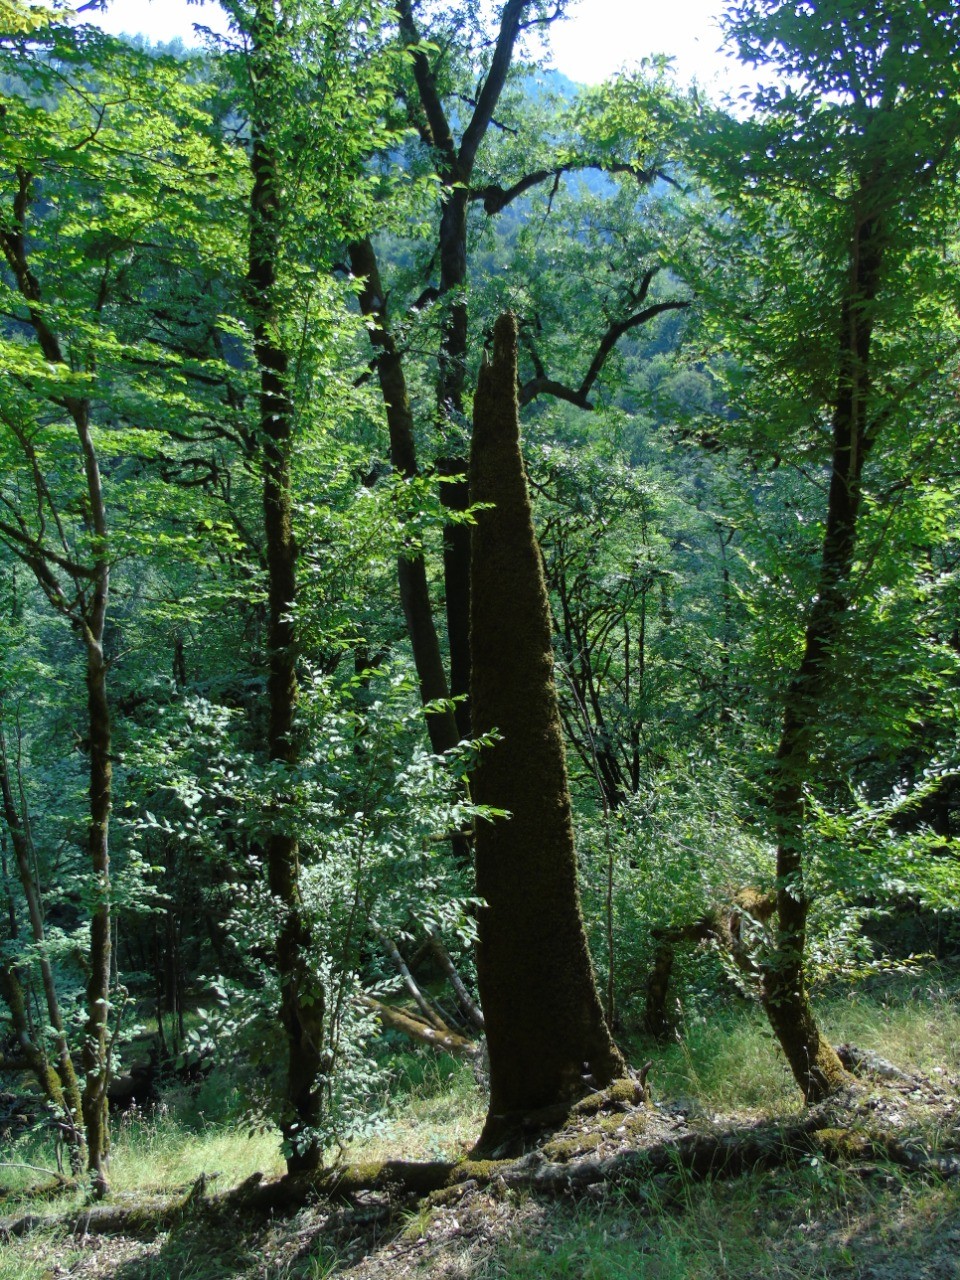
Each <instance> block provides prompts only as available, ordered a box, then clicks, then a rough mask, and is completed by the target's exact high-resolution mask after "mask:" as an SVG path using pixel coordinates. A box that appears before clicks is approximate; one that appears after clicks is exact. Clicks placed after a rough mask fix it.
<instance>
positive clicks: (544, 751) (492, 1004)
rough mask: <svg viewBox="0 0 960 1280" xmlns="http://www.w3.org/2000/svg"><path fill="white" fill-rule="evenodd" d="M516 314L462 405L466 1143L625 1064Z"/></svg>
mask: <svg viewBox="0 0 960 1280" xmlns="http://www.w3.org/2000/svg"><path fill="white" fill-rule="evenodd" d="M516 360H517V328H516V320H515V319H514V317H513V316H512V315H509V314H507V315H504V316H501V317H500V319H499V320H498V321H497V325H496V329H495V332H494V356H493V364H492V365H490V366H485V367H484V368H483V369H482V370H481V373H480V381H479V385H478V388H477V396H476V401H475V405H474V431H473V448H472V453H471V464H470V485H471V490H470V498H471V501H472V502H474V503H492V504H495V506H494V509H493V510H487V511H482V512H480V513H478V518H477V523H476V525H475V526H474V528H473V531H472V532H473V536H472V544H473V545H472V561H471V588H472V590H471V597H472V604H471V660H472V669H473V677H472V695H473V714H474V724H475V730H476V732H477V733H479V734H488V733H493V732H497V733H499V734H500V735H501V736H502V740H501V741H498V742H497V743H496V744H495V745H493V746H492V747H489V748H486V749H485V750H483V751H482V752H481V754H480V759H479V762H478V764H477V768H476V770H475V772H474V775H473V798H474V800H475V802H476V803H477V804H479V805H489V806H492V807H495V808H497V809H505V810H508V811H509V812H510V814H511V816H510V817H509V818H508V819H502V818H497V819H494V820H480V821H479V822H478V824H477V832H476V861H477V891H478V893H479V894H480V896H481V898H482V899H483V900H484V904H485V905H484V906H483V907H482V908H481V909H480V911H479V913H478V922H477V923H478V939H479V945H478V950H477V978H478V985H479V989H480V1003H481V1006H482V1008H483V1016H484V1022H485V1025H486V1031H487V1042H488V1046H489V1053H490V1106H489V1111H488V1114H487V1120H486V1124H485V1126H484V1130H483V1134H482V1135H481V1138H480V1142H479V1144H478V1149H480V1150H485V1151H491V1150H495V1149H499V1148H501V1147H507V1148H509V1147H511V1146H516V1145H517V1144H518V1142H519V1141H520V1130H521V1126H522V1124H523V1121H524V1118H525V1117H527V1116H529V1115H531V1114H532V1113H535V1112H539V1111H543V1110H544V1109H546V1108H555V1107H556V1106H557V1105H558V1104H566V1103H573V1102H574V1101H576V1099H577V1098H579V1097H580V1096H582V1095H583V1094H585V1093H587V1092H589V1091H591V1090H593V1089H596V1088H598V1087H603V1086H604V1085H606V1084H608V1083H609V1082H610V1081H611V1080H613V1079H615V1078H617V1077H619V1076H621V1075H623V1074H624V1072H625V1064H624V1060H623V1058H622V1057H621V1055H620V1053H619V1051H618V1050H617V1048H616V1046H615V1045H614V1043H613V1041H612V1039H611V1037H610V1032H609V1030H608V1028H607V1025H606V1023H605V1021H604V1017H603V1010H602V1008H601V1004H600V999H599V996H598V994H597V988H596V982H595V979H594V973H593V967H592V964H591V961H590V956H589V952H588V950H587V941H586V935H585V933H584V928H583V919H582V917H581V914H580V898H579V890H578V885H577V864H576V854H575V850H574V840H573V825H572V820H571V812H570V796H569V790H568V786H567V774H566V763H565V759H564V748H563V738H562V732H561V726H560V717H559V712H558V709H557V699H556V690H555V687H554V682H553V653H552V649H551V642H550V631H551V629H550V614H549V606H548V602H547V594H546V587H545V585H544V580H543V572H542V567H541V559H540V553H539V548H538V546H537V542H536V535H535V534H534V530H533V522H532V518H531V512H530V503H529V498H528V495H527V489H526V482H525V479H524V474H523V461H522V458H521V456H520V439H519V424H518V420H517V394H516V386H517V367H516Z"/></svg>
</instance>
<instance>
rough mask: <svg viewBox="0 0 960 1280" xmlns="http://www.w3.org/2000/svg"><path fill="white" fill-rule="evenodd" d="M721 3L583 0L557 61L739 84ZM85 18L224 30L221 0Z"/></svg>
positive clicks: (144, 6) (167, 29) (158, 1)
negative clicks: (660, 60) (651, 67)
mask: <svg viewBox="0 0 960 1280" xmlns="http://www.w3.org/2000/svg"><path fill="white" fill-rule="evenodd" d="M75 2H77V0H75ZM722 8H723V0H659V3H657V2H655V3H648V4H641V3H639V0H579V2H578V3H576V4H574V5H573V6H571V11H572V16H571V18H570V20H569V21H566V22H562V23H556V24H554V32H553V38H552V46H553V51H554V63H555V65H556V66H557V67H558V68H559V70H560V71H562V72H564V74H565V75H568V76H569V77H570V79H571V80H575V81H577V82H578V83H581V84H596V83H598V82H599V81H600V80H603V79H605V78H606V77H607V76H609V75H610V74H612V73H613V72H614V71H617V70H619V69H620V68H621V67H624V66H626V67H632V66H635V65H636V64H637V63H638V62H639V61H640V59H641V58H643V57H646V56H648V55H650V54H653V53H667V54H671V55H672V56H673V57H674V58H675V68H676V73H677V76H678V79H679V80H680V81H681V83H687V82H688V81H690V80H692V79H696V80H697V82H698V83H699V85H700V86H701V88H703V89H705V90H708V91H709V90H711V89H712V90H715V91H717V92H720V91H722V90H725V89H727V90H730V91H735V90H736V88H737V87H738V86H739V85H740V83H741V79H742V76H741V72H740V70H739V68H738V64H737V63H736V62H731V61H730V60H729V59H725V58H724V57H722V56H721V55H720V54H719V53H718V52H717V48H718V46H719V44H720V30H719V27H718V25H717V15H718V14H719V13H720V11H721V10H722ZM86 17H87V20H88V21H89V20H91V18H94V20H96V21H98V22H99V24H100V25H101V26H103V27H104V29H105V30H107V31H111V32H113V33H114V34H119V33H121V32H128V33H130V34H137V33H139V34H142V35H145V36H147V37H149V39H150V40H151V41H154V42H158V41H164V40H172V39H173V38H174V37H175V36H180V37H181V39H183V41H184V42H185V43H187V44H191V43H195V37H194V35H193V24H194V23H197V22H199V23H203V24H204V25H206V26H209V27H211V28H213V29H215V30H225V24H224V19H223V13H222V11H221V10H220V6H219V5H218V4H217V3H216V0H207V2H206V3H205V4H203V6H202V7H201V6H199V5H196V4H187V0H111V2H110V5H109V8H108V10H107V12H106V14H103V15H100V16H99V17H97V16H95V15H89V14H88V15H86Z"/></svg>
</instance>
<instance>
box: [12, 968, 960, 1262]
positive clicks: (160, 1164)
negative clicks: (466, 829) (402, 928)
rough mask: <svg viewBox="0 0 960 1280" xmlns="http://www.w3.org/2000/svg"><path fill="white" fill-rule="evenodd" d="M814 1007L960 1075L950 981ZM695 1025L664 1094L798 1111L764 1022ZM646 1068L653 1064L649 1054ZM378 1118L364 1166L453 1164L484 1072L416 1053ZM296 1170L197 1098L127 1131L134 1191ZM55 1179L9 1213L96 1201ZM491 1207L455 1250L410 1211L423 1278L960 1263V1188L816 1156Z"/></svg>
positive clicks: (126, 1123)
mask: <svg viewBox="0 0 960 1280" xmlns="http://www.w3.org/2000/svg"><path fill="white" fill-rule="evenodd" d="M817 1009H818V1013H819V1015H820V1017H821V1019H822V1021H823V1025H824V1028H825V1030H826V1031H827V1033H828V1035H829V1036H830V1037H831V1038H832V1039H834V1040H835V1041H841V1040H848V1041H851V1042H853V1043H855V1044H856V1045H858V1046H859V1047H860V1048H863V1049H868V1050H872V1051H874V1052H876V1053H878V1054H880V1055H881V1056H882V1057H885V1058H889V1059H890V1060H891V1061H893V1062H895V1063H896V1064H897V1065H899V1066H901V1067H903V1068H905V1069H907V1070H917V1071H923V1072H926V1073H928V1074H930V1075H931V1076H932V1077H933V1078H934V1079H936V1073H937V1072H938V1071H940V1072H945V1073H946V1074H947V1075H954V1076H955V1075H957V1074H960V1002H958V999H957V993H956V991H955V990H951V988H950V986H949V985H948V984H947V983H946V982H944V981H942V980H940V979H938V978H933V979H931V980H930V982H928V983H926V984H922V983H919V982H917V981H916V980H914V979H908V978H903V977H899V978H895V979H894V978H888V979H886V980H884V981H882V982H880V981H876V980H874V981H872V982H871V984H869V985H865V986H863V987H861V988H858V989H855V990H853V991H850V992H847V993H845V994H837V995H835V996H833V997H832V998H827V999H823V1000H820V1001H819V1002H818V1005H817ZM683 1030H684V1034H683V1038H682V1040H678V1041H676V1042H675V1043H673V1044H671V1045H669V1046H667V1047H666V1048H664V1049H657V1050H656V1051H654V1052H652V1053H651V1054H650V1056H652V1057H653V1058H654V1067H653V1071H652V1073H651V1082H652V1085H653V1088H654V1094H655V1096H656V1097H657V1098H659V1099H662V1100H667V1099H676V1098H684V1099H687V1100H689V1101H690V1103H691V1106H692V1107H695V1108H696V1107H699V1108H701V1109H702V1110H704V1111H706V1112H708V1113H714V1112H718V1113H721V1114H724V1113H731V1114H734V1113H735V1114H736V1115H738V1116H740V1117H743V1116H745V1115H751V1114H753V1115H756V1114H760V1113H762V1114H765V1115H771V1114H773V1115H787V1114H790V1113H795V1112H796V1111H797V1110H798V1109H799V1106H800V1100H799V1096H798V1095H797V1093H796V1090H795V1088H794V1086H793V1084H792V1082H791V1080H790V1077H789V1075H788V1073H787V1071H786V1069H785V1067H784V1065H783V1062H782V1058H781V1056H780V1054H779V1050H778V1049H777V1047H776V1045H775V1043H774V1042H773V1040H772V1038H771V1036H770V1033H769V1031H768V1029H767V1026H766V1023H765V1022H764V1020H763V1018H762V1017H761V1016H760V1015H759V1014H758V1013H757V1011H755V1010H752V1009H749V1008H747V1007H740V1008H735V1007H734V1008H729V1009H727V1010H726V1011H724V1012H722V1013H720V1014H717V1015H715V1016H714V1017H713V1018H712V1020H711V1021H709V1022H708V1021H705V1020H697V1019H690V1020H689V1022H688V1024H687V1025H686V1026H685V1027H684V1029H683ZM641 1051H642V1050H641ZM633 1056H634V1059H635V1060H637V1061H639V1060H642V1059H641V1058H640V1056H639V1052H638V1053H635V1054H634V1055H633ZM381 1109H382V1110H383V1111H384V1113H385V1115H386V1120H385V1122H384V1123H383V1125H382V1126H381V1128H380V1130H379V1132H377V1133H376V1134H375V1135H374V1136H372V1137H369V1138H367V1139H365V1140H364V1141H363V1142H358V1143H357V1144H355V1145H354V1146H353V1147H351V1148H350V1149H349V1150H348V1151H347V1152H346V1153H345V1154H346V1156H347V1158H363V1159H369V1160H376V1159H382V1158H386V1157H388V1156H393V1157H395V1156H397V1155H400V1154H402V1155H404V1156H405V1157H407V1158H409V1159H437V1158H455V1157H457V1156H459V1155H462V1154H463V1153H464V1151H465V1150H466V1149H467V1148H468V1147H469V1145H470V1144H471V1142H472V1141H473V1140H474V1138H475V1137H476V1135H477V1133H478V1132H479V1129H480V1126H481V1124H482V1120H483V1111H484V1100H483V1098H482V1096H481V1094H480V1092H479V1090H478V1089H477V1087H476V1083H475V1080H474V1077H473V1073H472V1070H471V1068H470V1067H469V1066H467V1065H465V1064H463V1063H458V1062H455V1061H453V1060H452V1059H443V1058H440V1059H435V1058H430V1057H428V1056H425V1055H422V1054H414V1053H400V1054H397V1055H396V1056H395V1058H394V1060H393V1076H392V1083H391V1086H390V1089H389V1091H388V1092H387V1093H386V1094H385V1095H384V1097H383V1098H382V1099H381ZM3 1159H4V1161H5V1162H6V1163H9V1164H17V1163H21V1164H22V1165H35V1166H37V1167H39V1168H44V1167H46V1168H52V1167H54V1166H53V1154H52V1152H50V1151H49V1150H47V1149H45V1148H44V1146H43V1144H42V1142H40V1140H39V1139H24V1140H22V1141H21V1142H20V1143H19V1144H17V1145H16V1146H15V1148H14V1149H13V1150H12V1151H8V1152H5V1153H4V1156H3ZM281 1169H282V1159H281V1154H280V1150H279V1144H278V1142H277V1139H276V1136H275V1135H274V1134H270V1133H263V1132H254V1133H249V1132H248V1131H245V1130H244V1129H242V1128H241V1127H238V1126H236V1125H230V1124H227V1123H213V1122H212V1121H210V1120H209V1119H207V1118H205V1117H204V1116H203V1115H201V1114H199V1112H198V1109H197V1104H196V1102H194V1104H193V1113H192V1115H191V1112H190V1108H189V1107H187V1106H180V1107H178V1108H177V1109H176V1110H172V1109H169V1108H166V1109H165V1108H160V1109H158V1110H157V1111H155V1112H154V1113H152V1114H150V1115H146V1116H142V1115H137V1114H136V1113H131V1114H129V1115H128V1116H125V1117H122V1118H120V1119H119V1120H118V1121H116V1122H115V1126H114V1150H113V1157H112V1165H111V1174H112V1187H113V1193H114V1194H115V1195H116V1196H118V1197H124V1196H127V1195H133V1194H134V1193H142V1192H147V1193H165V1192H166V1193H170V1192H182V1191H184V1190H185V1189H186V1188H187V1187H189V1186H190V1185H191V1184H192V1182H193V1181H194V1180H195V1179H196V1178H197V1177H198V1176H199V1175H200V1174H201V1173H206V1174H208V1175H211V1174H214V1173H216V1174H219V1175H220V1176H219V1178H218V1180H217V1182H216V1183H215V1187H216V1189H217V1190H222V1189H225V1188H227V1187H229V1186H231V1185H234V1184H235V1183H237V1182H239V1181H241V1180H242V1179H243V1178H245V1177H247V1176H248V1175H249V1174H251V1173H253V1172H255V1171H260V1172H263V1173H265V1174H267V1175H271V1174H277V1173H279V1172H280V1171H281ZM43 1181H44V1178H43V1175H42V1174H38V1173H35V1172H31V1171H30V1170H29V1169H27V1168H19V1169H8V1168H0V1196H3V1195H5V1202H4V1201H3V1200H0V1212H8V1213H10V1212H22V1211H24V1210H30V1211H35V1212H50V1213H61V1212H63V1211H64V1210H65V1209H68V1208H69V1207H70V1206H71V1204H73V1205H75V1206H77V1207H79V1204H80V1193H76V1194H72V1198H70V1199H68V1198H67V1197H65V1196H59V1197H57V1198H55V1199H46V1200H37V1199H36V1198H34V1199H33V1200H31V1197H30V1189H31V1187H36V1186H37V1185H38V1184H39V1183H41V1182H43ZM488 1200H489V1202H490V1205H491V1206H492V1207H491V1209H490V1215H491V1221H494V1222H495V1229H492V1228H491V1229H488V1226H487V1225H486V1224H484V1223H483V1222H482V1221H481V1222H480V1225H479V1226H477V1227H476V1229H473V1228H471V1229H470V1230H469V1231H468V1230H467V1229H466V1228H464V1229H463V1230H459V1229H458V1231H457V1232H456V1233H453V1234H452V1235H451V1237H450V1238H449V1239H447V1240H444V1239H442V1238H441V1239H440V1240H439V1241H438V1243H437V1245H436V1248H434V1245H433V1243H432V1239H433V1225H432V1224H433V1222H434V1221H436V1222H437V1223H438V1224H441V1223H443V1222H444V1221H448V1219H445V1218H444V1217H443V1216H442V1215H437V1216H436V1218H435V1219H434V1217H433V1216H432V1214H431V1213H430V1212H426V1211H424V1212H422V1213H421V1214H419V1215H415V1217H414V1218H411V1219H410V1221H409V1222H408V1224H407V1231H406V1233H405V1235H404V1241H405V1243H406V1242H408V1241H409V1242H412V1244H413V1245H414V1246H416V1245H417V1241H418V1239H419V1237H421V1236H425V1237H427V1239H428V1241H430V1244H429V1248H425V1249H424V1250H423V1256H422V1257H421V1255H420V1253H418V1252H415V1253H414V1255H413V1257H412V1258H411V1259H410V1265H411V1266H412V1267H413V1268H414V1270H413V1271H411V1272H410V1274H419V1275H423V1276H429V1277H430V1280H447V1278H448V1277H449V1280H566V1278H567V1277H569V1280H574V1278H576V1280H621V1277H622V1278H624V1280H626V1278H627V1277H629V1278H630V1280H721V1278H722V1277H732V1276H737V1277H738V1280H761V1277H762V1278H763V1280H820V1278H824V1277H827V1276H830V1277H831V1278H834V1277H836V1278H837V1280H842V1278H843V1277H850V1278H851V1280H852V1278H853V1277H855V1276H861V1275H864V1274H869V1270H870V1266H871V1265H873V1264H874V1263H875V1264H876V1265H877V1266H880V1264H881V1263H882V1262H883V1260H884V1259H885V1258H888V1257H889V1256H891V1255H894V1256H895V1257H896V1258H897V1259H898V1266H899V1267H900V1270H899V1271H895V1272H890V1273H889V1274H890V1276H891V1277H893V1276H894V1275H896V1276H897V1277H899V1278H900V1280H907V1278H908V1277H913V1276H919V1275H923V1274H927V1273H928V1271H927V1270H925V1268H927V1264H928V1262H929V1260H930V1257H931V1256H933V1257H942V1258H946V1259H950V1258H953V1259H955V1258H956V1257H957V1256H960V1228H958V1223H960V1187H958V1186H956V1185H955V1184H954V1183H951V1184H942V1185H941V1184H936V1183H934V1182H929V1181H928V1182H922V1181H920V1180H917V1179H912V1180H908V1179H904V1178H901V1177H900V1175H898V1174H895V1173H893V1172H890V1171H883V1170H880V1171H878V1173H877V1175H876V1176H875V1177H874V1178H869V1179H865V1178H863V1177H860V1176H857V1175H853V1174H848V1173H846V1172H845V1171H844V1170H843V1169H841V1168H837V1167H835V1166H832V1165H830V1164H829V1163H826V1162H824V1161H821V1160H818V1159H816V1158H811V1159H808V1160H806V1161H803V1162H801V1164H800V1165H799V1166H798V1167H796V1168H793V1169H780V1170H777V1171H774V1172H771V1173H766V1174H754V1175H748V1176H745V1177H743V1178H739V1179H736V1180H732V1181H729V1182H718V1183H715V1184H697V1185H694V1184H691V1183H689V1182H687V1181H685V1180H684V1179H683V1178H682V1177H679V1176H677V1177H674V1178H667V1179H659V1180H657V1181H656V1183H654V1184H652V1185H645V1186H643V1187H641V1188H634V1189H633V1190H632V1191H630V1190H629V1189H628V1190H627V1191H624V1190H618V1191H610V1192H607V1194H605V1195H603V1196H602V1197H600V1198H598V1199H596V1200H590V1201H589V1202H586V1201H584V1202H581V1203H579V1204H577V1205H570V1204H568V1203H565V1204H558V1203H543V1202H538V1201H535V1200H533V1199H529V1198H524V1197H519V1198H510V1197H508V1198H507V1201H505V1202H504V1201H500V1202H497V1200H496V1197H495V1196H489V1197H488ZM446 1229H448V1228H443V1230H446ZM438 1230H440V1228H439V1227H438ZM471 1232H472V1234H471ZM951 1232H952V1233H953V1234H952V1235H951ZM441 1235H442V1230H441ZM304 1238H306V1240H307V1243H306V1245H305V1244H304V1243H303V1240H304ZM938 1242H944V1243H942V1245H941V1243H938ZM368 1247H374V1248H375V1247H376V1246H375V1244H374V1245H369V1243H364V1242H362V1241H361V1242H360V1243H358V1242H357V1241H356V1240H353V1241H346V1242H344V1241H341V1240H338V1239H336V1238H333V1239H331V1238H330V1237H329V1236H328V1235H326V1234H325V1235H324V1236H322V1237H316V1238H315V1237H314V1236H312V1235H311V1228H310V1226H309V1221H308V1225H307V1226H306V1227H304V1226H303V1225H302V1224H298V1223H297V1222H296V1221H294V1222H292V1223H278V1224H277V1225H276V1226H275V1227H274V1228H272V1229H271V1234H269V1235H268V1236H267V1237H263V1238H260V1239H257V1240H252V1239H248V1238H245V1236H244V1233H243V1231H242V1230H234V1231H232V1232H230V1233H226V1234H225V1233H223V1232H221V1233H219V1234H217V1233H214V1234H211V1233H210V1232H206V1233H204V1232H202V1231H201V1230H200V1229H199V1227H197V1228H195V1229H191V1228H190V1227H189V1226H184V1227H183V1228H180V1229H179V1230H178V1231H177V1232H174V1233H172V1234H171V1235H170V1236H168V1237H162V1238H160V1240H159V1241H157V1242H154V1243H152V1244H149V1245H147V1244H144V1243H143V1242H134V1241H125V1242H110V1243H109V1244H106V1243H104V1244H103V1245H102V1246H100V1252H98V1253H97V1255H96V1259H95V1271H96V1274H98V1275H103V1276H108V1277H109V1276H113V1277H121V1276H122V1277H123V1278H124V1280H240V1278H241V1277H242V1278H243V1280H254V1278H256V1280H330V1278H331V1277H336V1276H338V1275H340V1274H342V1272H343V1271H344V1269H345V1268H346V1266H347V1265H348V1260H356V1258H358V1257H360V1256H362V1252H363V1250H364V1249H367V1248H368ZM124 1249H126V1250H127V1252H126V1254H124V1253H123V1250H124ZM351 1250H352V1251H353V1252H352V1253H351ZM54 1264H55V1265H56V1267H58V1268H59V1271H54V1270H53V1265H54ZM403 1265H404V1266H406V1265H407V1264H406V1263H404V1264H403ZM943 1265H944V1266H945V1267H947V1268H948V1269H947V1270H943V1271H934V1272H929V1274H931V1275H933V1274H936V1275H938V1276H939V1275H941V1274H943V1275H944V1276H947V1275H950V1276H952V1275H958V1276H960V1268H958V1267H957V1266H956V1264H955V1262H953V1263H950V1262H945V1263H943ZM949 1266H953V1267H954V1270H953V1271H950V1270H949ZM91 1267H94V1261H93V1260H91V1257H90V1254H89V1250H87V1251H86V1252H85V1251H84V1249H83V1248H82V1247H81V1244H80V1243H79V1242H77V1241H74V1240H72V1239H69V1238H66V1237H63V1236H62V1235H57V1234H55V1233H54V1232H51V1231H43V1230H38V1231H36V1232H35V1233H33V1234H32V1235H31V1236H29V1237H28V1238H26V1239H25V1240H21V1241H16V1242H11V1243H10V1244H7V1245H3V1246H0V1280H49V1278H50V1277H51V1276H52V1275H54V1274H65V1273H66V1271H68V1270H70V1269H71V1268H76V1271H77V1274H78V1275H81V1276H86V1275H88V1274H90V1275H92V1274H94V1270H91V1269H90V1268H91ZM385 1274H388V1273H386V1272H385ZM390 1274H396V1273H390ZM884 1274H885V1275H886V1274H887V1272H886V1271H884Z"/></svg>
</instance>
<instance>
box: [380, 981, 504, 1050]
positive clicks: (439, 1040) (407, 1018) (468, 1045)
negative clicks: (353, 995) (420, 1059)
mask: <svg viewBox="0 0 960 1280" xmlns="http://www.w3.org/2000/svg"><path fill="white" fill-rule="evenodd" d="M360 1003H361V1004H362V1005H363V1006H364V1007H365V1008H367V1009H372V1010H373V1012H374V1013H375V1014H376V1015H377V1017H378V1018H379V1019H380V1021H381V1023H382V1024H383V1025H384V1026H385V1027H389V1028H390V1030H391V1031H400V1032H402V1033H403V1035H405V1036H409V1037H410V1038H411V1039H412V1040H419V1041H420V1043H421V1044H429V1045H432V1046H433V1048H434V1049H443V1050H445V1052H447V1053H451V1054H453V1055H454V1057H457V1058H478V1057H479V1056H480V1053H481V1049H480V1046H479V1045H478V1044H477V1043H476V1042H475V1041H473V1040H467V1039H466V1038H465V1037H464V1036H461V1035H458V1034H457V1032H456V1031H451V1029H450V1028H449V1027H447V1026H445V1025H444V1024H443V1023H439V1025H438V1024H437V1023H428V1022H426V1021H425V1020H424V1019H422V1018H418V1017H417V1016H416V1015H415V1014H412V1013H406V1012H404V1010H402V1009H397V1008H394V1006H393V1005H389V1004H384V1003H383V1001H382V1000H376V999H375V998H374V997H373V996H361V997H360Z"/></svg>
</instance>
